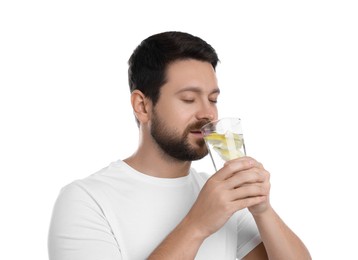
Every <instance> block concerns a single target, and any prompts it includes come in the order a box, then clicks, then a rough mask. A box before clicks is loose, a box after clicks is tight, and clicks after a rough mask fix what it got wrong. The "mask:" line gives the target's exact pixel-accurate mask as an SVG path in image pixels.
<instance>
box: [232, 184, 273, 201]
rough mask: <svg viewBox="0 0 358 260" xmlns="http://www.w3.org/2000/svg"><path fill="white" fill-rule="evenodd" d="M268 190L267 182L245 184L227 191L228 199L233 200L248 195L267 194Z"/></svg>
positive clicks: (244, 197)
mask: <svg viewBox="0 0 358 260" xmlns="http://www.w3.org/2000/svg"><path fill="white" fill-rule="evenodd" d="M269 192H270V184H269V183H260V184H251V185H245V186H242V187H239V188H236V189H233V190H231V191H230V193H229V199H230V200H232V201H234V200H241V199H246V198H250V197H258V196H268V195H269Z"/></svg>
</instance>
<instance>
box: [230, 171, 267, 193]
mask: <svg viewBox="0 0 358 260" xmlns="http://www.w3.org/2000/svg"><path fill="white" fill-rule="evenodd" d="M266 179H267V178H266V174H265V173H264V172H263V171H262V170H261V169H258V168H251V169H249V170H245V171H241V172H236V173H235V174H233V175H232V176H231V177H230V178H228V179H226V180H225V181H226V185H227V186H226V187H227V188H228V189H234V188H237V187H240V186H242V185H245V184H252V183H262V182H264V181H265V180H266Z"/></svg>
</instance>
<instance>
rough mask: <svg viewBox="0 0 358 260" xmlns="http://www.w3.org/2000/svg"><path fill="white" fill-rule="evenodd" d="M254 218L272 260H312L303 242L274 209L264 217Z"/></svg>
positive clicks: (263, 215) (264, 214)
mask: <svg viewBox="0 0 358 260" xmlns="http://www.w3.org/2000/svg"><path fill="white" fill-rule="evenodd" d="M254 218H255V221H256V224H257V227H258V229H259V231H260V235H261V239H262V241H263V243H264V245H265V248H266V252H267V255H268V257H269V259H270V260H273V259H302V260H303V259H311V256H310V254H309V252H308V250H307V248H306V247H305V245H304V244H303V243H302V241H301V240H300V239H299V238H298V237H297V236H296V235H295V234H294V233H293V232H292V231H291V230H290V228H289V227H288V226H287V225H286V224H285V223H284V222H283V221H282V220H281V218H280V217H279V216H278V215H277V214H276V212H275V211H274V210H273V209H272V208H269V209H268V210H267V211H266V212H264V213H263V214H262V215H259V216H255V215H254Z"/></svg>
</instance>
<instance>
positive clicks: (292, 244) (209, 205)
mask: <svg viewBox="0 0 358 260" xmlns="http://www.w3.org/2000/svg"><path fill="white" fill-rule="evenodd" d="M269 192H270V182H269V173H268V172H267V171H266V170H265V169H264V168H263V166H262V165H261V164H260V163H258V162H257V161H256V160H254V159H252V158H250V157H242V158H239V159H235V160H232V161H230V162H227V163H226V164H225V166H224V167H223V168H222V169H221V170H219V171H218V172H217V173H216V174H214V175H213V176H212V177H211V178H210V179H209V180H208V181H207V182H206V184H205V185H204V187H203V188H202V190H201V192H200V193H199V196H198V198H197V200H196V202H195V203H194V205H193V207H192V208H191V210H190V211H189V213H188V214H187V215H186V217H185V218H184V219H183V220H182V221H181V222H180V223H179V224H178V226H177V227H176V228H175V229H174V230H173V231H172V232H171V233H170V234H169V235H168V236H167V237H166V238H165V239H164V240H163V242H162V243H161V244H160V245H159V246H158V247H157V248H156V249H155V250H154V251H153V252H152V254H151V255H150V256H149V258H148V259H150V260H153V259H154V260H159V259H194V258H195V256H196V254H197V252H198V250H199V248H200V246H201V244H202V243H203V241H204V240H205V238H207V237H208V236H210V235H211V234H213V233H214V232H216V231H217V230H218V229H220V228H221V227H222V226H223V225H224V224H225V223H226V222H227V220H228V219H229V218H230V217H231V216H232V215H233V214H234V213H235V212H236V211H238V210H240V209H243V208H248V209H249V210H250V212H251V213H252V214H253V217H254V219H255V221H256V224H257V226H258V229H259V232H260V235H261V239H262V241H263V243H261V244H259V245H258V246H257V247H256V248H255V249H253V250H252V251H251V252H250V253H249V254H248V255H247V256H245V258H244V259H246V260H247V259H248V260H250V259H311V257H310V254H309V252H308V250H307V249H306V247H305V246H304V244H303V243H302V242H301V240H300V239H299V238H298V237H297V236H296V235H295V234H294V233H293V232H292V231H291V230H290V229H289V228H288V227H287V226H286V225H285V224H284V222H283V221H282V220H281V219H280V217H279V216H278V215H277V214H276V212H275V211H274V210H273V209H272V207H271V205H270V203H269ZM204 213H205V214H204Z"/></svg>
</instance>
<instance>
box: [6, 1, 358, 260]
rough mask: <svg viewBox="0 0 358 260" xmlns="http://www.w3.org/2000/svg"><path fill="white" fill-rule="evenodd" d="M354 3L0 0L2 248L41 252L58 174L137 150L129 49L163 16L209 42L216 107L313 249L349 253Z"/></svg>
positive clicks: (60, 179)
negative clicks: (238, 130)
mask: <svg viewBox="0 0 358 260" xmlns="http://www.w3.org/2000/svg"><path fill="white" fill-rule="evenodd" d="M235 2H236V3H235ZM357 13H358V8H357V4H356V1H344V0H340V1H338V0H337V1H329V0H327V1H317V0H310V1H220V3H219V1H208V0H206V1H193V0H192V1H183V0H181V1H177V2H173V3H170V1H153V0H152V1H127V2H126V3H124V1H88V0H87V1H79V0H71V1H69V0H62V1H40V0H34V1H16V0H14V1H10V0H8V1H6V0H4V1H1V4H0V38H1V39H0V86H1V90H0V115H1V121H0V122H1V126H0V131H1V135H0V153H1V154H0V174H1V181H0V185H1V188H0V207H1V214H0V218H1V221H0V223H1V228H0V238H1V241H0V244H1V250H0V259H47V232H48V226H49V221H50V217H51V211H52V207H53V204H54V202H55V200H56V197H57V195H58V192H59V190H60V189H61V187H63V186H64V185H66V184H68V183H69V182H71V181H73V180H75V179H78V178H84V177H86V176H88V175H90V174H92V173H94V172H95V171H97V170H99V169H101V168H103V167H105V166H107V165H108V164H109V163H110V162H111V161H114V160H117V159H120V158H125V157H126V156H128V155H130V154H131V153H132V152H133V151H134V149H135V148H136V145H137V127H136V124H135V121H134V118H133V116H132V112H131V107H130V103H129V90H128V84H127V60H128V58H129V56H130V54H131V53H132V51H133V49H134V48H135V47H136V46H137V45H138V44H139V43H140V41H141V40H143V39H144V38H146V37H148V36H149V35H151V34H154V33H158V32H162V31H167V30H179V31H186V32H189V33H192V34H194V35H197V36H199V37H202V38H203V39H205V40H206V41H207V42H209V43H210V44H211V45H213V47H214V48H215V49H216V50H217V52H218V54H219V57H220V59H221V63H220V64H219V66H218V70H217V71H218V79H219V85H220V87H221V90H222V95H221V98H220V101H219V104H218V106H219V109H220V116H238V117H241V118H242V120H243V124H244V126H243V127H244V134H245V141H246V145H247V150H248V153H249V154H250V155H252V156H253V157H255V158H257V159H258V160H259V161H261V162H262V163H263V164H264V165H265V167H266V168H267V169H268V170H269V171H270V172H271V175H272V179H271V180H272V196H271V197H272V198H271V201H272V204H273V206H274V207H275V209H276V211H277V212H278V213H279V214H280V215H281V216H282V218H283V219H284V220H285V222H286V223H287V224H288V225H289V226H290V227H291V228H292V229H293V230H294V231H295V232H296V233H297V234H298V235H299V236H300V237H301V238H302V240H303V241H304V242H305V244H306V245H307V247H308V248H309V249H310V251H311V254H312V256H313V258H314V259H358V253H357V252H356V249H355V248H356V238H355V237H356V234H357V232H358V229H357V223H356V221H357V219H358V215H357V213H355V212H357V198H358V196H357V188H358V184H357V182H358V177H357V175H358V171H357V166H356V165H357V159H356V157H357V155H358V153H357V147H358V138H357V133H358V124H357V111H358V105H357V97H358V95H357V94H356V92H355V91H354V89H355V88H356V89H357V86H358V76H357V74H358V51H357V50H358V48H357V46H358V36H357V34H358V18H357V17H358V15H357ZM205 160H206V159H204V162H202V163H197V164H196V166H197V167H199V168H201V169H205V168H206V167H209V163H210V162H209V161H205ZM205 162H206V163H205ZM210 167H211V165H210ZM210 169H211V168H210ZM353 210H355V212H353Z"/></svg>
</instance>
